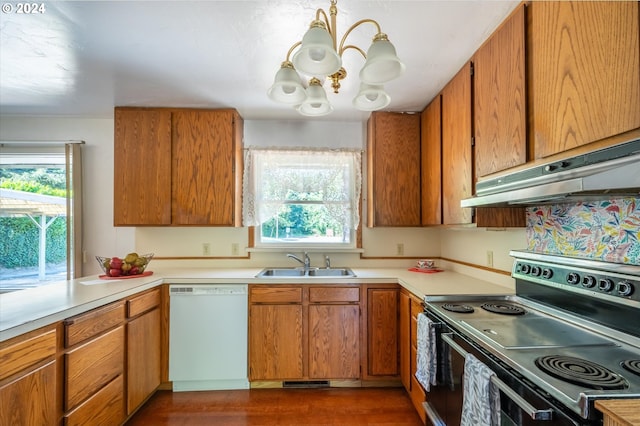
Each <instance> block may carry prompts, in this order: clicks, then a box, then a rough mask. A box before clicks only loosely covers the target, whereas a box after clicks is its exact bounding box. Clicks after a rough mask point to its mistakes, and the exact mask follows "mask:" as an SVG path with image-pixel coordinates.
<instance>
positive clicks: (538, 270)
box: [531, 266, 542, 277]
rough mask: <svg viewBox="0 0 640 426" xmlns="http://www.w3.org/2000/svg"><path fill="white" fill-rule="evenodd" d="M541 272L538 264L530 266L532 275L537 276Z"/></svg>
mask: <svg viewBox="0 0 640 426" xmlns="http://www.w3.org/2000/svg"><path fill="white" fill-rule="evenodd" d="M541 272H542V269H541V268H540V267H539V266H534V267H532V268H531V275H533V276H534V277H539V276H540V273H541Z"/></svg>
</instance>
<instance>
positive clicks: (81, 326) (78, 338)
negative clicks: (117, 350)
mask: <svg viewBox="0 0 640 426" xmlns="http://www.w3.org/2000/svg"><path fill="white" fill-rule="evenodd" d="M123 321H124V302H118V303H114V304H111V305H107V306H104V307H102V308H98V309H94V310H93V311H89V312H87V313H84V314H81V315H78V316H76V317H72V318H69V319H67V320H65V321H64V341H65V347H67V348H68V347H70V346H73V345H75V344H76V343H80V342H82V341H83V340H86V339H89V338H90V337H93V336H96V335H98V334H100V333H102V332H103V331H105V330H108V329H110V328H112V327H115V326H116V325H118V324H120V323H122V322H123Z"/></svg>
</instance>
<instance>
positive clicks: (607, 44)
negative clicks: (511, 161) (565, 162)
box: [529, 1, 640, 158]
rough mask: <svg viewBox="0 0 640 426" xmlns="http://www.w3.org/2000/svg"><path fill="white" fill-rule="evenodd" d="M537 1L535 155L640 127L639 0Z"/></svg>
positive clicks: (532, 23) (532, 32) (533, 79)
mask: <svg viewBox="0 0 640 426" xmlns="http://www.w3.org/2000/svg"><path fill="white" fill-rule="evenodd" d="M531 3H532V4H531V10H530V12H529V13H530V14H531V18H530V27H529V28H530V31H529V34H530V49H529V52H530V56H531V61H530V63H531V78H530V82H531V87H530V89H529V94H530V96H531V97H532V98H533V111H532V120H531V122H532V126H533V128H532V133H531V135H532V136H531V137H532V139H533V141H534V143H535V146H534V149H535V158H543V157H547V156H550V155H552V154H555V153H560V152H564V151H566V150H569V149H572V148H575V147H579V146H582V145H585V144H588V143H590V142H594V141H597V140H600V139H603V138H606V137H609V136H613V135H616V134H619V133H623V132H626V131H629V130H632V129H635V128H638V127H640V67H639V66H638V63H640V42H639V37H640V35H639V34H640V32H639V30H638V2H637V1H611V2H608V1H607V2H591V1H566V2H565V1H554V2H531Z"/></svg>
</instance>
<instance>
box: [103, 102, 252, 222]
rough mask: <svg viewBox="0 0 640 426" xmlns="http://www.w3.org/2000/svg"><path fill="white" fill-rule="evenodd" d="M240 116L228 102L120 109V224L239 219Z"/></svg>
mask: <svg viewBox="0 0 640 426" xmlns="http://www.w3.org/2000/svg"><path fill="white" fill-rule="evenodd" d="M242 132H243V121H242V118H241V117H240V115H239V114H238V113H237V112H236V111H235V110H231V109H223V110H199V109H171V108H125V107H118V108H116V109H115V140H114V147H115V153H114V224H115V225H116V226H144V225H155V226H161V225H174V226H182V225H201V226H240V225H241V222H242V217H241V214H242V198H241V197H242V181H241V179H242Z"/></svg>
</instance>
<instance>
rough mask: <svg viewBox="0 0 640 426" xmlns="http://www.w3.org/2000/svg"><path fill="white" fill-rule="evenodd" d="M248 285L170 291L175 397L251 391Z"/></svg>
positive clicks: (176, 287) (172, 288)
mask: <svg viewBox="0 0 640 426" xmlns="http://www.w3.org/2000/svg"><path fill="white" fill-rule="evenodd" d="M247 287H248V286H247V285H246V284H189V285H186V284H185V285H180V284H172V285H170V286H169V294H170V302H171V307H170V318H169V380H171V381H173V390H174V391H192V390H219V389H248V388H249V380H248V375H247V332H248V328H247V322H248V318H247V317H248V312H247V309H248V307H247V305H248V289H247Z"/></svg>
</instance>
